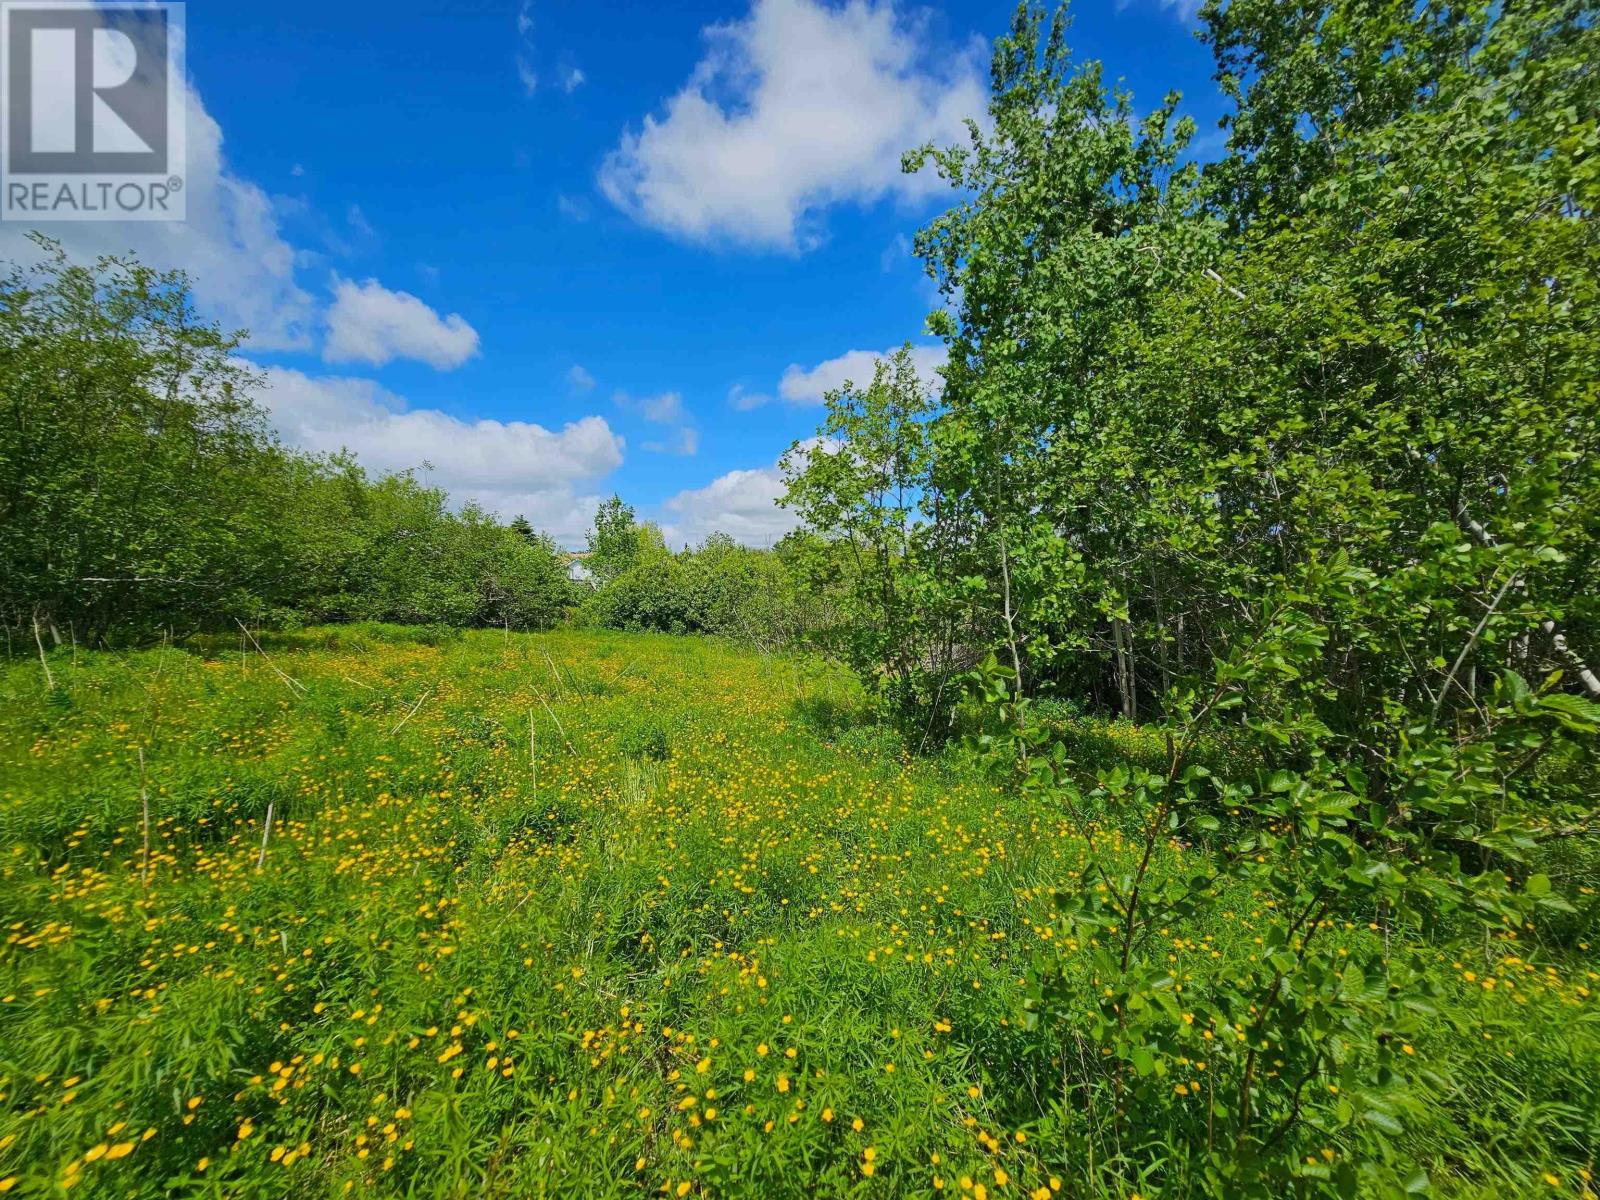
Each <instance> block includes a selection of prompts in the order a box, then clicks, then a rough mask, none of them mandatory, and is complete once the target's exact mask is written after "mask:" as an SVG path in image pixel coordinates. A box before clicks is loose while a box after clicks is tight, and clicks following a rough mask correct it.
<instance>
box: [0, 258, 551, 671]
mask: <svg viewBox="0 0 1600 1200" xmlns="http://www.w3.org/2000/svg"><path fill="white" fill-rule="evenodd" d="M236 346H237V339H234V338H230V337H226V336H224V335H222V334H221V333H219V332H218V330H217V329H216V328H215V327H213V326H211V325H208V324H205V323H203V322H200V321H199V320H197V319H196V317H195V315H194V312H193V308H192V305H191V302H190V296H189V291H188V287H187V283H186V281H185V280H184V278H183V277H182V276H181V275H179V274H161V273H157V272H154V271H151V270H150V269H148V268H145V267H142V266H139V265H137V264H131V263H124V262H121V261H118V260H109V259H108V260H103V261H101V262H99V263H97V264H94V265H93V266H84V265H73V264H71V263H69V262H68V261H67V260H66V258H65V257H64V255H62V254H61V253H60V252H59V251H57V252H56V253H54V254H52V255H50V256H47V257H46V258H45V260H44V262H43V263H42V265H40V266H39V267H37V268H35V269H32V270H27V271H24V270H13V271H12V272H11V273H10V274H9V275H7V276H6V277H5V278H4V279H3V280H0V529H3V530H4V537H3V538H0V624H3V625H4V626H5V627H6V629H7V630H8V634H9V635H10V636H11V637H12V638H13V639H16V638H17V637H19V636H20V637H22V638H23V639H26V640H28V641H29V642H31V640H32V639H33V637H34V631H35V630H38V631H40V636H41V638H46V639H49V640H51V641H53V642H55V643H62V642H65V641H68V640H76V641H78V642H81V643H84V644H91V645H92V644H96V643H99V642H101V641H104V640H107V639H110V638H113V637H114V638H116V639H118V640H122V641H131V640H138V639H141V638H148V637H150V636H152V635H154V634H156V633H157V632H168V631H170V632H171V633H174V634H178V635H182V634H185V633H188V632H191V631H193V630H195V629H203V628H216V627H219V626H224V625H231V624H232V622H234V621H246V622H255V621H258V620H263V619H264V620H267V621H269V622H274V623H282V622H284V621H300V620H326V619H373V620H391V621H409V622H421V623H428V622H442V623H448V624H455V625H466V624H495V625H502V624H509V625H511V626H514V627H517V628H541V627H545V626H548V625H550V624H552V623H554V622H555V621H556V620H557V619H559V618H560V616H561V615H562V612H563V609H564V607H565V606H566V605H567V604H568V603H569V602H570V597H569V594H568V584H567V578H566V569H565V564H564V563H563V562H562V561H561V558H560V555H559V553H558V551H557V549H556V547H555V545H554V543H552V542H551V541H550V540H549V539H548V538H544V537H540V536H538V535H536V534H534V533H533V532H532V531H531V530H527V529H525V530H524V532H522V533H518V532H517V531H516V530H514V529H512V528H509V527H506V526H502V525H501V524H499V523H498V522H497V521H495V520H493V519H492V518H490V517H489V516H488V515H486V514H485V513H483V512H481V511H479V510H478V509H476V508H473V507H471V506H467V507H465V508H462V509H460V510H459V511H456V510H452V509H451V508H450V507H448V505H447V503H446V497H445V496H444V495H443V494H442V493H441V492H440V491H438V490H437V489H434V488H429V487H426V486H423V485H422V484H419V483H418V482H417V481H416V480H415V479H414V478H412V477H411V476H409V475H402V476H388V477H383V478H376V479H375V478H372V477H370V476H369V475H368V474H367V473H366V472H364V471H363V470H362V469H361V467H360V466H359V465H358V464H356V463H355V462H354V461H353V460H350V459H348V458H334V459H330V460H322V459H315V458H312V457H309V456H307V455H304V454H300V453H295V452H291V451H288V450H285V449H284V448H282V447H280V446H279V445H278V444H276V442H275V441H274V440H273V438H272V436H271V434H270V431H269V429H268V427H267V424H266V420H265V414H264V413H263V411H262V410H261V408H260V407H259V406H258V405H257V404H256V403H255V402H254V400H253V399H252V396H253V394H254V391H255V388H256V385H257V383H258V382H259V381H258V380H256V379H255V378H254V377H253V375H252V373H251V372H250V371H249V369H248V368H247V367H245V366H244V365H243V364H242V363H241V361H240V360H239V359H237V358H235V357H234V356H233V351H234V349H235V348H236Z"/></svg>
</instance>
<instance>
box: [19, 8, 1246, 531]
mask: <svg viewBox="0 0 1600 1200" xmlns="http://www.w3.org/2000/svg"><path fill="white" fill-rule="evenodd" d="M1012 11H1013V6H1012V5H1011V4H1010V3H1007V2H1005V0H992V2H982V3H980V2H975V0H971V2H969V0H950V2H949V3H943V4H939V3H935V4H932V5H926V6H923V5H911V4H906V3H892V2H891V0H857V2H856V3H854V4H850V5H844V4H840V3H838V2H837V0H723V2H720V3H709V2H697V3H673V4H661V3H659V0H653V2H648V3H646V2H629V3H579V2H576V0H527V3H523V2H522V0H455V2H454V3H450V4H448V5H446V4H443V3H439V0H434V3H431V4H420V3H413V2H410V0H386V2H385V3H381V4H379V3H366V2H353V0H339V2H338V3H329V2H328V0H318V2H316V3H311V2H308V0H280V2H278V3H275V4H271V5H259V4H238V3H231V2H230V3H226V4H222V3H210V2H203V0H191V2H190V3H189V5H188V12H187V18H188V20H187V24H188V71H189V76H190V89H191V94H190V97H189V107H188V111H189V145H190V153H189V170H188V179H189V194H188V196H189V198H188V207H189V220H188V222H187V223H186V224H185V225H183V226H167V227H155V228H152V227H151V226H147V225H140V226H135V225H94V226H83V225H76V226H66V225H63V226H59V227H56V228H54V229H49V230H48V232H50V233H52V234H53V235H55V236H58V237H61V238H62V239H63V240H64V241H66V242H67V244H68V246H69V248H71V249H73V250H75V251H77V252H80V253H94V252H103V251H121V250H133V251H135V252H137V253H138V254H139V255H140V256H141V257H142V258H144V259H145V260H146V261H149V262H151V263H153V264H156V265H162V266H168V265H172V266H183V267H186V268H187V269H189V270H190V271H191V273H192V274H193V275H194V277H195V281H196V291H197V297H198V300H199V303H200V306H201V309H202V312H203V313H205V315H207V316H210V317H213V318H215V319H218V320H221V321H222V322H224V323H225V324H228V325H240V324H244V325H248V326H249V327H250V328H251V330H252V331H253V337H252V340H251V342H250V343H249V346H248V349H247V351H246V354H247V356H248V357H249V358H250V359H251V360H252V361H254V362H255V363H257V364H258V365H260V366H261V367H262V368H263V369H265V371H266V372H267V375H268V386H267V388H266V389H265V390H264V393H263V397H262V398H263V401H264V402H265V403H266V404H267V405H268V407H269V408H271V409H272V411H273V414H274V420H275V422H276V424H277V426H278V428H279V429H280V431H281V433H282V435H283V436H284V437H285V439H286V440H289V441H292V442H297V443H299V444H302V445H305V446H308V447H309V448H311V449H316V450H331V449H336V448H338V447H339V446H340V445H344V446H348V447H349V448H350V449H352V450H354V451H356V453H357V454H358V455H359V456H360V457H361V458H362V459H363V460H364V461H366V462H368V463H369V464H370V465H372V466H374V467H378V468H384V469H399V468H402V467H407V466H417V465H420V463H421V462H422V461H423V460H424V459H427V460H428V461H430V462H431V463H432V464H433V469H432V472H431V476H430V477H431V478H432V479H433V481H434V482H436V483H440V484H442V485H444V486H446V487H448V488H450V489H451V491H452V493H453V494H455V495H458V496H462V497H473V498H476V499H478V500H480V501H481V502H483V503H485V504H486V505H488V506H490V507H492V508H495V509H497V510H498V511H500V512H502V513H503V514H504V515H505V516H507V517H510V516H512V515H514V514H515V513H517V512H524V513H526V515H527V516H528V517H529V518H530V519H532V520H533V521H534V522H535V523H536V524H538V525H540V526H542V527H544V528H546V529H548V530H550V531H551V532H552V533H554V534H555V535H556V536H557V537H558V538H559V539H560V540H562V541H563V542H565V543H567V544H569V545H581V543H582V531H583V528H584V526H585V525H586V524H587V521H588V518H589V516H590V514H591V513H592V510H593V505H594V503H595V501H596V500H597V498H599V497H602V496H605V495H609V494H610V493H611V492H612V491H617V492H619V493H621V494H622V495H623V497H624V498H625V499H627V500H628V501H629V502H631V503H632V504H634V505H635V507H636V508H637V509H638V510H639V511H640V513H641V514H642V515H644V516H646V517H649V518H652V519H656V520H659V521H660V522H661V523H662V524H663V525H664V526H665V527H666V528H667V531H668V534H669V537H672V538H673V539H674V540H675V541H677V542H685V541H695V540H698V539H699V538H700V537H703V536H704V534H705V533H706V532H708V531H709V530H710V529H712V528H718V527H720V528H724V529H726V530H728V531H729V532H732V533H734V534H735V535H736V536H738V537H740V538H741V539H743V540H745V541H748V542H751V543H754V544H763V543H765V542H767V541H770V540H772V539H774V538H775V537H777V536H779V535H781V533H782V532H783V531H784V529H785V528H786V518H785V516H784V514H782V513H780V512H778V511H777V510H776V509H775V508H774V507H773V505H772V497H773V496H774V495H775V494H776V493H777V491H778V486H779V485H778V482H777V473H776V470H775V461H776V459H777V457H778V455H779V454H780V453H781V452H782V451H783V450H784V449H785V448H786V447H787V446H788V445H789V444H790V442H791V441H793V440H794V439H796V438H804V437H807V436H809V435H810V434H812V433H813V431H814V430H815V427H816V424H817V421H818V419H819V416H820V405H819V402H820V392H821V390H822V389H823V387H824V386H829V385H832V384H834V383H836V382H837V381H838V379H839V377H840V376H841V374H843V373H845V372H847V371H848V372H849V373H852V374H854V375H856V376H858V377H859V376H860V375H861V372H862V371H863V370H864V369H866V370H870V368H869V367H866V366H865V364H866V363H869V362H870V356H871V353H872V352H881V351H883V350H885V349H887V348H889V347H891V346H895V345H898V344H899V343H900V342H902V341H904V340H906V339H911V340H913V341H914V342H917V343H919V344H926V343H929V342H930V340H931V339H929V338H927V337H926V336H925V334H924V332H923V320H924V318H925V316H926V314H927V311H928V309H929V307H930V305H931V304H932V303H933V300H934V297H933V292H932V289H931V285H930V283H929V281H928V280H927V278H926V276H925V275H924V274H923V273H922V270H921V266H920V264H919V263H917V262H916V261H914V260H913V259H912V258H911V257H910V255H909V239H910V236H911V235H912V234H913V233H914V232H915V230H916V229H917V228H918V227H919V226H921V225H922V224H923V223H925V222H926V220H927V219H929V218H930V217H931V216H932V215H934V214H935V213H937V212H938V211H939V210H940V208H941V207H942V206H943V205H944V204H945V203H947V202H948V196H949V194H948V193H947V192H941V190H940V189H939V188H938V187H937V186H936V185H935V183H934V181H932V180H926V181H921V182H918V181H909V182H908V181H905V180H904V179H903V178H902V177H901V176H900V175H899V173H898V170H897V160H898V155H899V152H900V151H901V150H903V149H906V148H908V147H909V146H910V145H912V144H915V143H917V142H919V141H922V140H924V139H926V138H929V137H932V138H935V139H937V140H944V139H946V138H948V137H949V136H953V135H954V133H955V132H956V131H957V130H958V129H959V122H960V120H961V118H963V117H965V116H968V115H979V110H981V106H982V103H983V100H984V97H985V93H986V86H987V47H988V44H989V42H990V41H991V40H992V39H993V38H994V37H995V36H996V35H997V34H999V33H1001V32H1002V31H1003V30H1004V29H1005V28H1006V26H1007V24H1008V22H1009V20H1010V18H1011V14H1012ZM1073 11H1074V26H1073V32H1072V36H1071V38H1070V40H1071V43H1072V45H1073V47H1074V51H1075V53H1076V54H1077V55H1078V56H1079V57H1083V58H1099V59H1101V60H1102V61H1103V62H1104V63H1105V64H1106V68H1107V75H1108V78H1111V79H1118V78H1121V79H1122V80H1123V81H1124V82H1125V83H1126V85H1127V86H1128V87H1129V88H1131V89H1132V90H1133V92H1134V93H1135V102H1136V105H1137V107H1138V108H1139V109H1140V111H1144V110H1146V109H1148V108H1149V107H1151V106H1153V105H1154V104H1155V103H1156V102H1157V101H1158V99H1159V98H1160V96H1161V94H1162V93H1163V92H1164V91H1166V90H1167V89H1168V88H1178V89H1180V90H1182V91H1183V92H1184V93H1185V96H1186V105H1187V110H1188V111H1190V112H1191V113H1193V114H1194V115H1195V116H1196V118H1197V120H1199V122H1200V124H1201V131H1202V136H1204V135H1205V134H1207V133H1208V132H1209V131H1211V130H1212V129H1214V128H1215V121H1216V117H1217V115H1218V113H1219V112H1220V111H1221V106H1220V101H1219V99H1218V98H1217V97H1216V95H1215V89H1214V87H1213V85H1212V83H1211V81H1210V59H1209V56H1208V54H1207V52H1206V50H1205V48H1204V47H1203V46H1202V45H1201V44H1200V43H1199V42H1198V41H1196V39H1195V38H1194V36H1193V30H1194V20H1193V12H1192V6H1191V5H1189V4H1188V3H1164V2H1163V0H1126V2H1125V3H1122V4H1118V3H1116V2H1114V0H1103V2H1091V0H1084V2H1083V3H1079V4H1077V5H1075V6H1074V10H1073ZM17 238H18V231H17V230H15V229H14V228H7V229H6V230H5V231H4V233H3V234H0V253H5V254H9V255H16V254H18V253H20V252H21V251H20V249H19V247H18V242H17ZM852 352H855V353H854V354H853V355H852ZM926 361H927V362H929V363H931V362H933V361H936V356H933V355H931V354H930V356H929V357H928V358H927V359H926Z"/></svg>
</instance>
